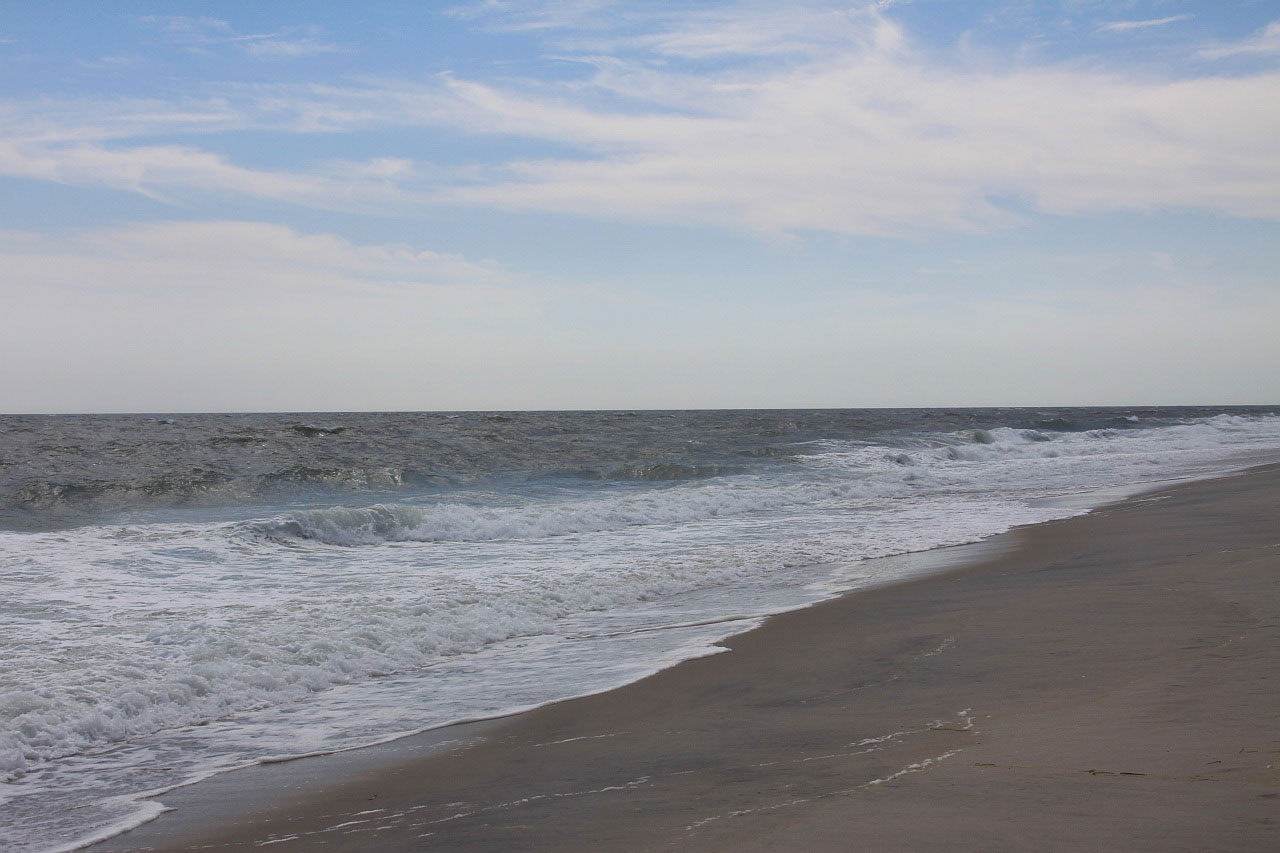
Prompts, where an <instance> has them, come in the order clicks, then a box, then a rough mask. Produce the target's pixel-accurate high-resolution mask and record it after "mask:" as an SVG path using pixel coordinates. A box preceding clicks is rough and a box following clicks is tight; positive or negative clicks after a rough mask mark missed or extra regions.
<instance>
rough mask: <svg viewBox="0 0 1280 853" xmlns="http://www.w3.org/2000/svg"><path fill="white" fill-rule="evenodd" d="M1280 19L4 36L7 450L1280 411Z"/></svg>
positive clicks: (463, 21)
mask: <svg viewBox="0 0 1280 853" xmlns="http://www.w3.org/2000/svg"><path fill="white" fill-rule="evenodd" d="M1278 219H1280V3H1278V2H1274V0H1272V2H1261V0H1257V1H1256V2H1249V0H1243V1H1242V2H1234V3H1228V4H1223V3H1209V2H1182V0H1146V2H1139V1H1138V0H1135V2H1095V0H1057V2H1048V0H1044V1H1043V2H1036V1H1035V0H1025V1H1024V2H972V3H957V2H943V0H898V2H891V0H881V2H871V3H829V2H815V3H791V4H778V3H761V2H730V3H722V2H717V3H712V2H702V3H689V2H686V3H661V2H649V3H643V4H640V3H618V2H608V0H559V1H558V2H556V1H555V0H552V2H544V3H522V2H500V1H499V0H489V2H472V3H466V2H458V3H438V4H432V3H422V4H419V3H387V2H383V3H378V2H371V3H366V4H360V5H355V4H349V3H337V2H334V3H322V2H305V3H304V2H274V3H270V4H260V3H249V2H222V3H218V2H204V3H181V2H166V3H157V2H150V3H144V2H133V3H130V2H113V3H99V2H61V3H56V4H50V3H43V2H41V3H36V2H29V3H28V2H18V0H11V2H9V3H6V4H5V6H4V8H3V13H2V14H0V296H3V304H4V305H5V308H6V310H4V311H3V312H0V411H9V412H22V411H192V410H195V411H211V410H232V411H238V410H350V409H374V410H378V409H509V408H535V409H537V408H654V407H659V408H661V407H724V406H728V407H787V406H955V405H1054V404H1062V405H1067V404H1108V403H1109V404H1128V403H1134V404H1137V403H1143V404H1146V403H1168V404H1178V403H1275V402H1278V401H1280V333H1278V332H1280V273H1277V270H1280V228H1278V227H1277V220H1278Z"/></svg>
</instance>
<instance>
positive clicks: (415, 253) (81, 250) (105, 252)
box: [0, 221, 510, 294]
mask: <svg viewBox="0 0 1280 853" xmlns="http://www.w3.org/2000/svg"><path fill="white" fill-rule="evenodd" d="M0 259H3V260H2V262H0V268H3V269H4V270H5V272H4V273H3V274H0V286H4V287H8V288H16V287H19V286H23V287H30V286H39V287H51V288H58V287H74V288H77V289H91V290H101V291H107V292H119V293H123V292H145V291H158V290H168V289H172V288H177V289H181V290H183V291H184V292H191V291H195V290H212V291H216V292H228V291H236V290H241V289H248V290H249V291H251V292H253V293H257V294H261V293H264V292H266V291H270V290H279V289H293V290H298V291H303V292H313V293H318V292H321V291H326V290H328V291H347V292H357V291H360V292H367V291H369V290H370V289H376V288H387V287H394V288H402V287H418V288H436V289H438V290H439V289H455V290H456V289H459V288H489V289H493V288H499V287H502V288H506V287H509V286H510V285H509V282H508V281H507V275H506V274H505V273H504V272H503V271H502V270H501V269H500V268H498V267H496V266H494V265H492V264H479V263H475V262H472V261H468V260H467V259H465V258H463V257H461V256H459V255H453V254H441V253H438V252H431V251H420V250H415V249H413V248H411V247H409V246H404V245H372V246H368V245H365V246H362V245H357V244H353V243H351V242H349V241H347V240H344V239H343V238H341V237H338V236H336V235H333V234H302V233H299V232H297V231H295V230H293V229H291V228H288V227H286V226H283V225H274V224H270V223H263V222H237V221H223V222H162V223H152V224H140V225H130V226H127V227H120V228H107V229H99V230H95V231H89V232H85V233H82V234H78V235H74V236H72V237H69V238H64V239H54V238H50V237H45V236H40V235H35V234H29V233H25V232H13V231H10V232H0Z"/></svg>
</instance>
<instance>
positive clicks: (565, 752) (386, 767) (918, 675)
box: [93, 466, 1280, 851]
mask: <svg viewBox="0 0 1280 853" xmlns="http://www.w3.org/2000/svg"><path fill="white" fill-rule="evenodd" d="M1010 535H1011V536H1014V537H1016V544H1017V547H1016V548H1013V549H1010V550H1008V551H1007V552H1005V553H1004V554H1003V555H1001V556H997V557H996V558H994V559H991V560H988V561H985V562H982V563H980V564H978V565H974V566H969V567H966V568H963V569H960V570H958V571H954V572H950V573H947V574H943V575H936V576H931V577H925V578H919V579H916V580H912V581H908V582H905V583H901V584H897V585H893V586H888V587H882V588H879V589H873V590H869V591H862V592H857V593H854V594H851V595H849V596H846V597H844V598H841V599H837V600H834V601H830V602H826V603H824V604H821V605H818V606H815V607H812V608H808V609H805V610H800V611H795V612H792V613H788V614H784V615H781V616H778V617H774V618H772V619H770V620H769V621H768V622H766V623H765V624H764V625H763V626H762V627H761V628H758V629H757V630H754V631H751V632H748V633H746V634H742V635H739V636H737V637H734V638H732V639H730V640H728V641H726V642H725V643H724V645H725V646H727V647H728V648H729V650H730V651H729V652H728V653H726V654H720V655H715V656H712V657H708V658H701V659H698V660H692V661H687V662H685V663H683V664H681V665H679V666H676V667H674V668H672V669H669V670H666V671H664V672H661V673H658V674H657V675H654V676H652V677H650V678H647V679H645V680H643V681H640V682H637V683H635V684H632V685H629V686H627V687H624V688H621V689H618V690H614V691H610V692H608V693H604V694H600V695H598V696H591V697H586V698H582V699H575V700H571V701H568V702H563V703H559V704H556V705H551V706H548V707H545V708H542V709H539V710H537V711H533V712H530V713H527V714H522V715H518V716H515V717H512V718H509V719H506V720H503V721H499V722H497V723H488V724H484V725H482V726H479V727H473V728H470V729H463V730H460V731H458V732H455V733H453V736H454V737H455V738H456V739H459V740H461V741H463V742H464V743H466V744H468V745H466V746H463V747H461V748H457V749H453V750H451V751H443V752H441V751H439V750H434V751H433V750H426V751H424V752H421V753H420V752H417V751H415V750H413V749H408V748H405V749H401V750H398V751H397V750H394V749H393V750H391V751H390V752H387V753H386V754H385V755H384V756H383V757H382V759H381V760H379V761H374V762H365V763H364V764H363V765H362V764H360V763H359V762H357V763H356V764H352V765H348V767H347V769H346V770H342V771H339V772H331V773H330V776H332V778H325V779H324V780H323V784H320V785H317V784H315V780H314V779H312V780H311V784H308V785H303V786H300V787H299V789H298V793H296V795H294V794H289V793H286V792H280V791H277V792H275V794H274V795H273V796H272V797H270V798H266V799H264V800H263V802H264V803H265V805H263V806H262V807H261V808H253V807H249V806H246V805H244V804H243V802H241V803H238V804H237V805H234V806H232V807H231V808H230V809H224V811H229V812H230V813H229V814H225V815H223V816H222V817H219V818H218V820H219V823H220V825H218V826H217V828H216V829H211V828H210V827H209V826H208V822H207V821H206V822H204V824H203V825H201V824H190V823H188V824H184V823H183V822H182V821H181V820H178V819H172V818H169V817H168V816H166V817H162V818H160V819H159V820H158V821H155V822H154V823H151V824H148V825H146V826H144V827H142V828H140V829H138V830H136V831H134V832H132V833H128V834H126V835H124V836H121V837H119V838H117V839H114V840H113V841H112V842H109V843H108V844H106V845H99V846H97V847H95V848H93V849H94V850H108V849H111V850H123V849H153V850H190V849H202V850H239V849H250V848H256V847H258V846H261V845H263V844H269V846H270V849H272V850H280V851H287V850H311V849H324V850H430V849H441V850H494V851H498V850H502V851H506V850H562V849H567V850H661V849H675V850H796V849H809V850H837V849H854V850H913V851H914V850H957V849H959V850H1028V849H1038V850H1046V849H1047V850H1076V849H1096V848H1100V847H1102V846H1104V845H1105V846H1115V847H1123V848H1125V849H1133V850H1210V849H1211V850H1263V849H1280V769H1278V768H1280V466H1266V467H1263V468H1258V469H1254V470H1252V471H1250V472H1247V473H1245V474H1242V475H1239V476H1235V477H1230V478H1226V479H1221V480H1212V481H1205V482H1198V483H1191V484H1187V485H1182V486H1178V487H1175V488H1173V489H1170V490H1168V491H1165V492H1161V493H1156V494H1149V495H1146V496H1143V497H1139V498H1135V499H1132V500H1129V501H1126V502H1123V503H1120V504H1116V505H1113V506H1110V507H1107V508H1105V509H1102V510H1099V511H1097V512H1094V513H1091V514H1089V515H1087V516H1082V517H1079V518H1075V519H1070V520H1066V521H1061V522H1054V523H1050V524H1045V525H1039V526H1036V527H1032V528H1026V529H1024V530H1021V531H1018V532H1016V533H1014V534H1010ZM435 737H436V739H437V740H438V739H439V738H440V736H439V735H436V736H435ZM305 765H306V762H296V763H295V766H296V767H297V768H302V769H299V770H293V771H289V772H295V773H303V774H305V773H306V772H307V771H306V770H305V767H304V766H305ZM314 766H315V767H324V766H326V765H314ZM327 766H329V767H333V766H336V765H327ZM277 772H279V771H277ZM253 773H254V771H252V770H251V771H246V772H245V773H243V774H231V775H228V776H226V777H222V779H221V780H220V781H219V783H218V784H219V785H221V786H223V787H222V790H224V791H227V790H232V789H235V788H237V787H241V788H245V789H250V790H251V789H252V788H253V786H254V785H255V784H258V785H261V781H260V780H261V778H265V777H259V781H258V782H255V777H254V776H253V775H252V774H253ZM282 784H284V783H282ZM228 786H229V787H228ZM217 790H218V789H217V788H216V787H213V786H209V785H208V783H206V785H201V786H195V787H193V788H191V789H188V790H187V791H185V792H184V793H183V794H182V795H181V796H182V798H185V800H186V801H188V802H192V803H203V804H204V806H203V807H204V808H206V809H207V810H209V811H210V813H217V810H218V801H219V799H220V798H219V797H218V795H217ZM162 799H165V800H166V802H169V800H170V797H165V798H162ZM179 814H180V812H179Z"/></svg>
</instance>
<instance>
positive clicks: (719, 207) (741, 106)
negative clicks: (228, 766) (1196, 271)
mask: <svg viewBox="0 0 1280 853" xmlns="http://www.w3.org/2000/svg"><path fill="white" fill-rule="evenodd" d="M594 5H595V4H587V6H590V7H594ZM499 8H500V11H501V9H503V8H505V7H499ZM550 11H552V12H556V13H557V17H554V18H552V17H546V16H544V17H540V18H528V16H524V17H519V18H516V19H513V20H514V24H513V25H519V26H525V25H531V24H530V21H534V22H536V23H538V25H539V26H540V27H545V28H547V29H549V30H550V31H551V32H552V36H551V37H550V38H552V40H553V41H554V43H555V46H556V48H557V49H558V50H560V51H564V52H566V55H569V56H571V57H573V58H574V59H575V61H577V62H579V63H581V64H582V66H583V67H585V68H587V69H589V73H587V74H585V75H581V76H578V77H574V78H572V79H568V80H564V79H560V80H536V79H532V78H514V79H512V78H506V79H501V80H489V81H485V80H479V79H461V78H458V77H454V76H451V75H442V76H438V77H434V78H431V79H428V80H426V81H386V80H382V81H377V80H367V81H364V82H363V83H361V84H359V85H353V84H351V83H347V84H343V85H328V86H320V85H257V86H239V87H223V88H222V89H220V91H219V95H218V96H217V97H210V98H206V99H204V100H200V99H187V100H186V101H183V102H174V103H165V102H163V101H160V102H132V103H121V104H117V105H114V106H113V105H107V106H106V107H105V108H104V107H95V108H91V109H93V110H96V111H97V118H96V120H93V119H90V120H82V121H80V122H79V123H78V124H77V123H74V122H72V121H71V120H69V118H68V116H70V115H73V114H82V113H78V112H77V111H78V110H80V109H81V107H83V105H77V106H74V107H70V108H65V107H64V108H61V109H60V108H59V106H58V105H57V104H56V103H49V102H41V103H39V104H10V105H9V110H8V113H9V115H10V116H12V117H13V118H14V119H15V120H14V121H10V122H8V123H7V127H8V128H9V130H8V131H7V132H6V134H5V136H4V137H3V138H0V172H3V173H5V174H10V175H19V176H23V177H30V178H37V179H43V180H51V181H58V182H62V183H69V184H89V185H100V186H112V187H118V188H121V189H127V190H132V191H136V192H143V193H147V194H149V195H153V196H156V197H162V198H170V197H188V196H190V195H191V194H221V195H227V194H238V195H243V196H247V197H253V198H259V199H272V200H278V201H283V202H287V203H290V204H298V205H304V206H309V207H320V208H326V209H341V210H351V211H356V212H367V211H370V210H375V209H386V208H390V209H394V210H397V211H400V212H408V211H412V210H413V209H415V208H421V207H422V206H424V205H440V204H465V205H475V206H483V207H496V208H502V209H508V210H530V211H555V212H561V213H570V214H576V215H583V216H592V217H609V218H618V219H632V220H636V219H638V220H644V221H653V222H675V223H687V224H701V225H711V226H716V227H723V228H731V229H744V230H749V231H761V232H771V233H789V232H802V231H826V232H834V233H840V234H886V233H901V232H903V231H911V230H916V229H939V228H941V229H962V230H963V229H980V228H986V227H991V226H993V225H999V224H1002V223H1006V222H1009V221H1013V220H1014V219H1016V217H1017V215H1018V212H1019V211H1026V210H1032V211H1040V212H1048V213H1054V214H1064V215H1077V214H1086V213H1091V212H1105V211H1153V210H1164V209H1200V210H1211V211H1215V212H1219V213H1224V214H1228V215H1234V216H1244V217H1268V218H1275V217H1280V149H1277V148H1276V146H1275V145H1274V140H1275V139H1277V138H1280V99H1277V98H1276V97H1275V93H1276V92H1277V91H1280V74H1277V73H1275V72H1259V73H1254V74H1247V75H1240V76H1234V77H1223V76H1204V77H1187V78H1181V79H1157V78H1153V77H1151V76H1149V75H1147V76H1137V75H1132V74H1124V73H1121V72H1118V71H1105V70H1097V69H1089V68H1081V67H1078V66H1062V67H1056V66H1039V67H1037V66H1015V67H1002V68H992V67H983V66H978V65H964V66H962V65H956V64H942V63H940V62H939V61H937V60H936V59H935V58H934V57H933V56H931V55H929V54H927V53H925V52H924V51H922V50H921V49H919V48H917V47H915V46H914V45H913V42H912V39H911V37H910V34H909V33H907V32H905V31H904V30H903V29H902V28H901V27H900V26H899V25H898V24H897V23H896V22H895V21H894V20H892V18H891V17H889V16H888V15H887V14H886V13H884V12H882V11H880V10H879V9H878V8H875V7H868V8H864V9H860V10H854V11H852V12H847V11H846V12H838V13H837V12H834V11H831V10H825V9H812V8H801V9H798V10H794V11H788V12H786V13H783V12H779V11H777V9H776V7H763V6H753V7H746V8H742V7H734V8H733V9H731V10H728V11H726V10H723V9H721V10H708V11H703V12H700V13H690V14H686V15H682V16H674V15H670V14H669V13H662V14H655V17H654V18H653V19H652V20H647V21H645V22H643V23H644V24H645V25H644V26H639V25H638V24H637V22H636V21H635V20H634V16H633V18H632V19H629V20H628V23H627V29H626V32H618V31H609V32H602V31H600V30H599V28H598V27H593V28H587V27H585V25H583V26H577V27H576V28H575V26H570V25H569V23H568V22H572V21H574V20H576V18H575V17H574V16H575V15H580V14H584V13H583V12H582V8H581V7H580V5H579V4H567V5H564V6H563V7H558V8H556V9H553V10H550ZM548 14H549V13H548ZM1179 18H1180V16H1172V17H1171V18H1168V19H1158V20H1156V21H1138V22H1133V21H1130V22H1114V23H1113V24H1112V25H1107V26H1113V27H1116V28H1119V29H1123V27H1121V26H1120V25H1123V26H1124V27H1129V28H1136V27H1140V26H1142V27H1145V26H1157V25H1164V24H1167V23H1172V22H1173V21H1174V20H1175V19H1179ZM596 20H598V16H597V18H596ZM181 21H182V23H181V25H180V26H179V25H177V24H174V25H172V26H178V27H179V29H180V30H181V28H182V27H187V28H189V29H196V30H198V31H199V32H209V31H213V32H225V31H227V30H229V28H226V27H223V26H220V25H219V24H220V22H212V23H210V22H197V23H195V24H192V23H190V22H189V20H188V19H181ZM553 23H554V26H553ZM1274 29H1275V26H1274V25H1273V27H1272V28H1268V30H1267V31H1266V32H1265V33H1263V34H1261V35H1260V36H1258V37H1257V39H1255V40H1253V41H1251V42H1249V43H1246V44H1245V45H1236V46H1233V47H1231V48H1218V49H1216V50H1218V51H1219V54H1220V55H1228V54H1227V53H1226V52H1225V51H1228V50H1230V51H1233V52H1241V51H1253V50H1255V47H1256V49H1257V50H1258V51H1261V50H1263V49H1264V47H1265V46H1266V45H1268V44H1270V41H1268V40H1269V39H1272V38H1273V36H1275V35H1277V34H1280V30H1276V31H1275V33H1273V32H1272V31H1273V30H1274ZM1265 49H1267V50H1269V49H1270V48H1265ZM602 50H604V51H606V52H604V53H601V52H600V51H602ZM231 128H241V129H243V128H254V129H261V130H268V131H273V132H277V133H286V134H312V133H329V134H333V133H346V134H362V135H364V137H365V138H367V140H368V144H367V145H366V146H365V147H373V146H375V145H376V144H377V142H378V141H379V139H380V138H382V137H381V136H380V135H381V134H388V133H392V132H394V131H395V130H397V129H404V128H444V129H447V130H449V131H451V132H455V133H462V134H470V135H473V136H476V137H494V138H503V137H505V138H513V139H518V140H536V141H539V142H542V143H548V144H553V145H555V146H557V147H558V148H559V149H561V150H564V151H569V152H575V153H571V154H562V155H560V156H556V157H534V156H527V155H526V156H524V157H508V158H506V159H498V160H492V159H489V160H477V161H475V162H471V163H464V164H462V165H460V166H459V165H447V166H446V165H444V164H440V163H437V162H433V161H432V159H431V155H430V152H429V151H427V150H422V151H421V152H420V153H418V154H417V155H416V156H415V154H414V152H412V151H408V152H406V151H404V150H400V151H398V152H397V153H396V154H394V155H391V154H387V155H385V156H373V157H370V158H369V159H368V160H365V161H361V162H355V163H335V162H332V161H317V162H311V163H304V164H300V165H299V166H298V167H296V168H293V169H289V170H281V169H265V168H260V167H254V166H252V165H250V164H243V163H237V162H233V160H232V159H231V158H230V157H229V156H226V155H223V154H220V153H218V152H217V151H216V150H212V148H211V147H204V148H202V147H200V146H198V145H196V144H188V143H184V144H182V145H156V144H154V143H148V144H142V143H140V142H134V141H133V139H132V137H133V136H148V135H152V136H153V135H155V134H157V133H164V132H171V133H177V132H184V133H187V134H195V135H197V136H198V135H199V134H201V133H204V132H206V131H225V130H227V129H231Z"/></svg>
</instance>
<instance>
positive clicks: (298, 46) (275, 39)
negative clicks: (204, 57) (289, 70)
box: [141, 15, 346, 59]
mask: <svg viewBox="0 0 1280 853" xmlns="http://www.w3.org/2000/svg"><path fill="white" fill-rule="evenodd" d="M141 20H142V21H143V22H144V23H148V24H151V25H152V26H154V27H156V28H157V29H159V30H161V31H162V32H164V33H165V34H166V35H167V36H168V37H169V38H170V39H171V40H172V41H173V42H174V43H176V44H178V45H180V46H183V47H186V48H188V49H191V50H195V51H204V50H209V49H211V48H218V47H231V48H233V49H237V50H239V51H241V52H243V53H245V54H247V55H248V56H251V57H253V58H255V59H294V58H297V57H301V56H310V55H313V54H317V53H343V52H345V51H346V48H344V47H340V46H338V45H335V44H331V43H329V42H326V41H323V40H322V39H321V38H320V37H319V31H318V30H317V29H316V28H315V27H290V28H286V29H284V30H282V31H280V32H275V33H237V32H236V31H235V30H234V29H233V28H232V26H231V24H230V23H228V22H227V21H224V20H222V19H221V18H211V17H208V16H200V17H186V16H181V15H147V16H145V17H143V18H142V19H141Z"/></svg>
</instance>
